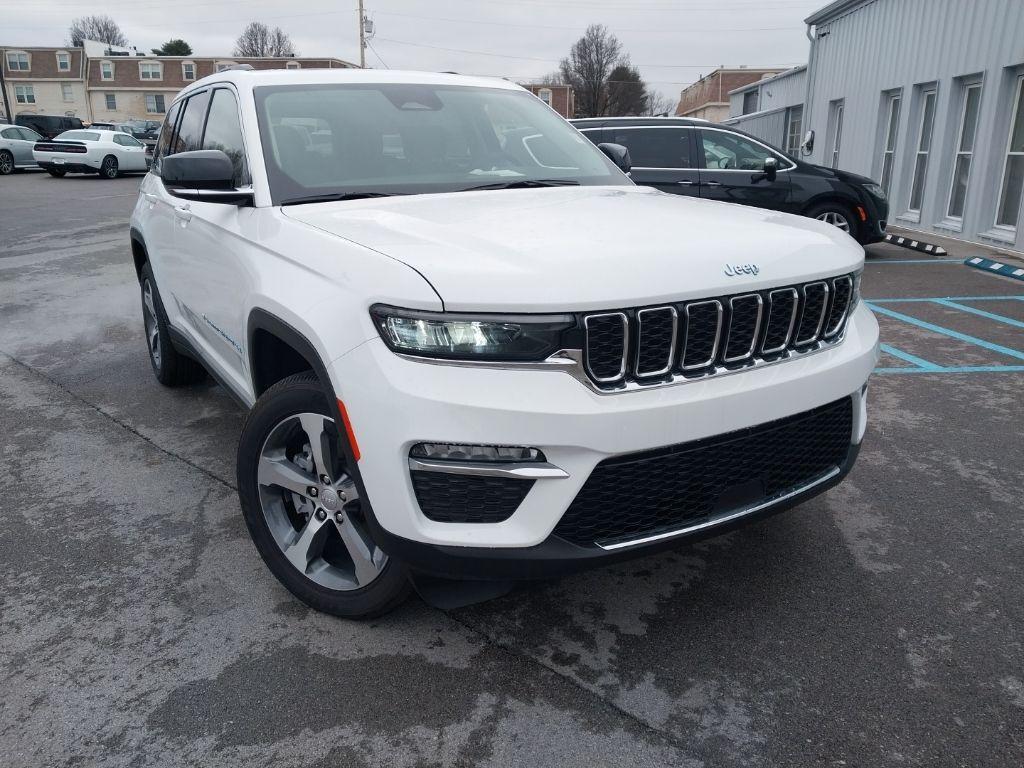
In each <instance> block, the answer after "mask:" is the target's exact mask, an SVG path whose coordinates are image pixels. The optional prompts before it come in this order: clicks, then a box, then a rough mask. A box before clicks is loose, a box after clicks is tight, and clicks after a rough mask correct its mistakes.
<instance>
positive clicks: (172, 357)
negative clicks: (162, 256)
mask: <svg viewBox="0 0 1024 768" xmlns="http://www.w3.org/2000/svg"><path fill="white" fill-rule="evenodd" d="M139 287H140V290H141V292H142V321H143V329H144V330H145V334H146V347H147V349H148V350H149V362H150V364H151V365H152V366H153V373H154V375H155V376H156V380H157V381H159V382H160V383H161V384H163V385H164V386H165V387H179V386H182V385H185V384H195V383H197V382H200V381H202V380H203V379H205V378H206V369H205V368H203V366H202V365H200V364H199V363H198V362H196V361H195V360H193V359H192V358H191V357H188V356H186V355H183V354H181V353H180V352H179V351H178V350H176V349H175V348H174V345H173V344H172V343H171V335H170V333H169V332H168V330H167V325H168V324H167V313H166V312H165V311H164V304H163V301H161V300H160V292H159V291H158V290H157V288H156V280H154V279H153V271H152V270H151V269H150V267H149V263H148V262H147V263H146V264H144V265H143V267H142V274H141V276H140V280H139Z"/></svg>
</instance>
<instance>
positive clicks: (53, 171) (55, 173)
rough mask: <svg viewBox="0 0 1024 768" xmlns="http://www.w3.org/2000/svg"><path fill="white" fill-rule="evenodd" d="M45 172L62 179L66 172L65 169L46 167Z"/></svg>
mask: <svg viewBox="0 0 1024 768" xmlns="http://www.w3.org/2000/svg"><path fill="white" fill-rule="evenodd" d="M46 172H47V173H48V174H50V175H51V176H53V178H55V179H63V178H64V176H65V174H67V171H58V170H56V169H55V168H47V169H46Z"/></svg>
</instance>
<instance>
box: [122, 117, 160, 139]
mask: <svg viewBox="0 0 1024 768" xmlns="http://www.w3.org/2000/svg"><path fill="white" fill-rule="evenodd" d="M125 126H126V127H127V128H128V130H129V132H130V133H131V135H132V136H134V137H135V138H136V139H138V140H139V141H141V142H144V143H145V144H156V137H157V135H158V134H159V133H160V123H158V122H157V121H156V120H128V121H127V122H126V123H125Z"/></svg>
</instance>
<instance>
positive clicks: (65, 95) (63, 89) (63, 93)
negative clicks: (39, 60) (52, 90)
mask: <svg viewBox="0 0 1024 768" xmlns="http://www.w3.org/2000/svg"><path fill="white" fill-rule="evenodd" d="M60 97H61V99H63V100H64V101H74V100H75V90H74V88H72V87H71V83H61V84H60Z"/></svg>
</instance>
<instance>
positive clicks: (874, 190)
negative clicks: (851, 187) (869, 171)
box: [864, 184, 885, 200]
mask: <svg viewBox="0 0 1024 768" xmlns="http://www.w3.org/2000/svg"><path fill="white" fill-rule="evenodd" d="M864 189H866V190H867V192H868V194H869V195H871V196H872V197H877V198H878V199H879V200H885V190H884V189H882V188H881V187H880V186H879V185H878V184H865V185H864Z"/></svg>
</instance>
